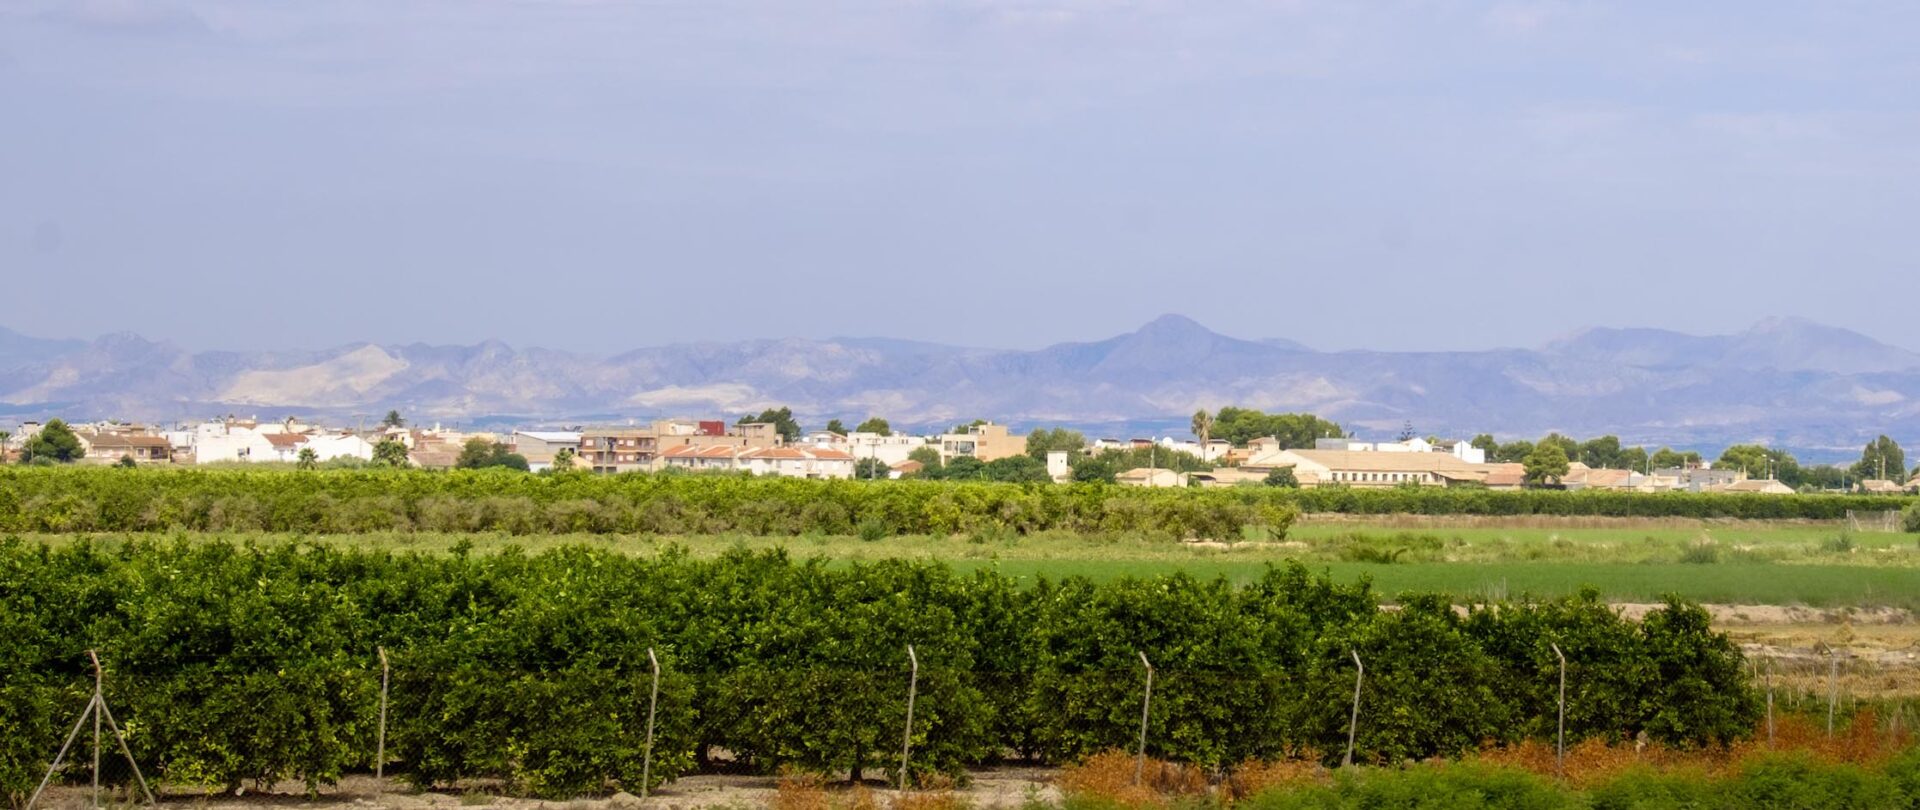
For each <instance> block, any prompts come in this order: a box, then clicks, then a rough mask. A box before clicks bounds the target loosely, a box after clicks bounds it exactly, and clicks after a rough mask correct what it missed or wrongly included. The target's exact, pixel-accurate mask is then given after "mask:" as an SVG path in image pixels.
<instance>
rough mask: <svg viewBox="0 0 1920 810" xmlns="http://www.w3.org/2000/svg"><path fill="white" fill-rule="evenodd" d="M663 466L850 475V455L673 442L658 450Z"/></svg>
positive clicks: (792, 475)
mask: <svg viewBox="0 0 1920 810" xmlns="http://www.w3.org/2000/svg"><path fill="white" fill-rule="evenodd" d="M659 464H660V466H661V467H662V468H664V469H679V470H691V471H695V472H750V473H753V474H754V475H778V476H783V477H787V478H852V477H853V465H854V459H853V456H852V455H850V454H848V453H847V452H845V451H842V450H830V449H827V448H822V447H795V446H787V447H717V446H716V447H694V446H692V445H675V446H673V447H669V448H667V449H666V450H663V451H661V452H660V457H659Z"/></svg>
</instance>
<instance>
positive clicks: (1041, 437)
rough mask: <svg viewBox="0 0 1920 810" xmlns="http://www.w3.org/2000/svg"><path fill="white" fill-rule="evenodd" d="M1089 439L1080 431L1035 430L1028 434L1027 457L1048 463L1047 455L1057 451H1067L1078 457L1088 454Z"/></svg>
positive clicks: (1063, 429)
mask: <svg viewBox="0 0 1920 810" xmlns="http://www.w3.org/2000/svg"><path fill="white" fill-rule="evenodd" d="M1086 449H1087V437H1086V436H1083V435H1081V433H1080V431H1077V430H1068V429H1066V428H1052V429H1048V428H1034V429H1033V432H1032V433H1029V434H1027V455H1029V456H1032V457H1033V458H1034V460H1036V461H1046V460H1047V454H1048V453H1050V452H1052V451H1055V450H1065V451H1067V452H1068V453H1069V454H1071V455H1074V456H1078V455H1079V454H1081V453H1084V452H1086Z"/></svg>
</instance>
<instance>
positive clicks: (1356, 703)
mask: <svg viewBox="0 0 1920 810" xmlns="http://www.w3.org/2000/svg"><path fill="white" fill-rule="evenodd" d="M1347 652H1348V653H1350V654H1352V655H1353V665H1354V667H1355V668H1356V669H1357V671H1356V672H1354V674H1353V717H1351V718H1349V719H1348V720H1347V755H1346V756H1345V757H1343V758H1341V760H1340V765H1341V767H1347V766H1350V765H1352V764H1353V739H1354V733H1355V732H1356V731H1357V730H1359V728H1360V684H1361V682H1363V681H1365V680H1366V678H1367V665H1366V664H1363V663H1361V662H1360V651H1359V650H1352V649H1350V650H1347Z"/></svg>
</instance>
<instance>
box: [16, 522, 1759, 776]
mask: <svg viewBox="0 0 1920 810" xmlns="http://www.w3.org/2000/svg"><path fill="white" fill-rule="evenodd" d="M0 624H3V625H4V626H6V627H7V628H8V632H7V633H5V634H0V722H4V724H5V728H6V729H7V730H8V732H7V734H5V735H0V792H4V793H7V794H9V795H11V796H14V797H16V798H17V797H19V796H21V794H22V793H23V792H25V791H27V790H30V789H31V787H32V785H33V784H34V783H35V782H36V781H37V780H38V778H39V776H40V769H41V768H43V767H44V764H45V762H46V760H47V759H49V758H50V757H51V756H52V753H53V752H54V751H55V750H56V749H57V748H58V747H59V743H60V740H61V738H62V736H63V735H64V734H65V732H66V730H67V728H68V726H69V724H70V723H71V722H72V719H71V717H72V715H73V713H74V712H76V711H77V710H78V708H79V707H80V706H81V705H82V703H83V701H84V698H85V695H86V694H87V690H88V689H89V688H90V686H91V680H90V677H89V674H88V668H87V665H86V663H85V660H86V659H85V657H84V651H85V650H88V649H96V650H99V651H100V653H101V655H102V657H103V659H104V660H105V662H106V664H107V667H108V677H107V688H108V694H107V698H108V700H109V702H110V703H111V704H112V705H113V706H114V711H115V714H116V715H117V716H118V718H119V719H120V720H121V721H122V723H123V724H124V725H128V726H132V727H135V728H137V729H139V733H137V734H135V735H133V737H132V738H131V739H130V740H129V742H130V744H131V745H132V747H133V752H134V755H135V756H136V757H138V758H139V760H140V762H141V764H142V766H143V767H144V768H146V769H148V770H147V772H148V774H149V776H157V777H158V778H160V779H163V780H166V781H169V782H173V783H175V784H207V785H210V786H215V787H228V788H232V787H237V786H241V785H245V784H249V783H270V782H273V781H276V780H282V779H291V780H299V781H304V782H306V783H308V784H309V785H315V784H319V783H324V782H331V781H334V780H337V779H339V778H340V777H341V776H342V775H343V774H345V773H347V772H349V771H354V770H371V768H372V766H373V765H374V764H375V763H374V761H373V760H374V752H375V739H374V734H375V729H376V719H377V712H378V706H379V692H380V689H379V684H380V677H381V671H380V667H379V664H378V658H377V656H376V652H375V651H376V650H377V649H381V648H384V649H385V650H386V651H387V653H388V655H389V657H390V659H391V661H392V664H393V670H392V696H391V710H390V713H389V721H390V725H391V730H390V733H389V735H388V742H387V752H388V754H389V756H390V762H389V763H387V764H388V771H389V772H396V771H397V772H402V773H405V774H406V775H407V776H408V777H410V778H411V779H413V780H414V781H416V782H417V783H419V784H421V785H423V786H426V785H449V784H452V783H454V782H456V781H459V780H473V779H501V780H506V782H507V784H509V785H510V786H511V787H512V789H514V790H516V791H519V792H525V793H531V794H536V795H540V796H548V797H565V796H570V795H577V794H581V793H588V792H600V791H603V790H607V789H610V787H611V786H612V785H618V786H621V787H624V788H626V789H628V790H637V788H638V785H639V783H640V772H641V766H642V763H641V760H642V756H643V744H644V736H643V735H642V734H641V733H640V731H641V729H643V728H644V727H645V717H646V712H647V706H648V695H649V693H650V686H651V683H650V676H651V670H650V666H649V656H648V653H649V651H650V650H651V651H652V652H653V653H654V655H655V656H657V657H658V658H659V660H660V661H661V663H662V665H663V668H664V671H665V677H664V682H663V684H662V689H661V692H660V702H661V705H660V710H659V714H658V735H657V736H658V742H657V744H656V747H655V750H654V754H653V760H652V762H653V764H652V769H653V770H652V773H653V775H654V776H655V778H656V779H661V778H671V777H672V776H674V775H677V774H681V773H685V772H687V771H688V770H690V769H692V768H694V767H696V765H697V763H699V762H701V761H703V760H705V759H706V758H707V756H708V755H709V754H711V753H712V752H714V751H716V750H719V749H725V750H726V751H728V752H731V753H732V754H733V756H734V757H735V758H736V761H737V762H738V763H740V764H743V765H745V766H747V767H751V768H754V769H757V770H762V771H773V770H776V769H779V768H782V767H785V766H794V767H799V768H802V769H808V770H822V771H841V772H849V771H850V772H851V773H852V774H853V776H854V778H855V779H858V778H860V777H861V776H862V775H863V773H866V772H870V771H871V770H873V769H876V768H886V769H892V768H894V767H895V766H896V765H897V764H898V762H899V760H898V758H897V754H898V750H899V749H898V747H897V746H898V745H899V743H900V736H899V735H900V733H901V729H902V728H903V724H904V720H905V717H904V715H905V708H906V707H905V703H906V697H907V695H906V692H907V672H906V669H907V660H906V654H905V650H906V646H907V645H909V644H912V645H914V647H915V649H916V651H917V653H918V655H919V659H920V670H919V679H918V698H917V702H916V704H915V712H914V731H913V735H914V736H913V765H912V767H913V769H914V771H915V773H916V775H920V774H926V773H930V772H944V773H947V774H952V775H955V776H962V777H963V775H964V772H963V769H964V768H966V767H968V766H974V765H979V764H982V763H986V762H991V761H994V760H996V759H999V758H1002V757H1003V756H1005V755H1006V754H1007V753H1008V752H1016V753H1017V754H1020V755H1024V756H1027V757H1032V758H1035V759H1039V760H1042V761H1047V762H1061V761H1068V760H1071V759H1074V758H1076V757H1080V756H1083V755H1087V754H1091V753H1095V752H1098V751H1102V750H1107V749H1111V748H1116V747H1122V746H1131V745H1132V744H1133V742H1134V740H1135V739H1136V737H1135V735H1136V734H1137V733H1138V732H1139V722H1140V706H1141V694H1142V690H1143V682H1142V676H1143V672H1142V670H1141V667H1140V656H1141V655H1142V654H1144V655H1145V656H1147V658H1148V659H1149V660H1150V661H1152V663H1153V665H1154V667H1155V670H1156V677H1155V679H1154V684H1153V702H1152V710H1151V712H1152V713H1151V715H1150V717H1149V718H1148V734H1147V746H1148V753H1150V754H1153V755H1155V756H1160V757H1166V758H1170V759H1176V760H1183V761H1189V762H1195V763H1200V764H1202V765H1207V766H1222V765H1230V764H1232V763H1237V762H1240V761H1243V760H1245V759H1248V758H1258V757H1279V756H1283V755H1292V754H1297V753H1298V752H1302V751H1313V752H1320V753H1321V754H1322V755H1324V756H1325V757H1327V758H1328V760H1329V761H1337V760H1338V759H1339V756H1340V753H1341V752H1342V751H1343V750H1344V746H1345V742H1346V734H1347V725H1348V721H1349V712H1350V708H1351V699H1352V694H1353V688H1354V676H1355V670H1354V667H1353V663H1352V656H1353V655H1355V654H1358V655H1359V656H1360V657H1361V658H1362V659H1363V660H1364V661H1365V663H1366V668H1367V677H1366V679H1365V682H1364V687H1363V689H1362V693H1361V704H1362V709H1361V714H1360V722H1359V725H1358V733H1357V739H1356V740H1355V749H1356V750H1355V754H1356V758H1357V759H1358V760H1360V761H1367V762H1399V761H1403V760H1406V759H1414V758H1424V757H1431V756H1436V755H1448V754H1454V753H1457V752H1459V751H1462V750H1466V749H1469V748H1472V747H1475V746H1478V745H1480V744H1481V743H1483V742H1486V741H1512V740H1518V739H1523V738H1529V737H1532V738H1543V737H1547V736H1549V735H1551V734H1552V733H1553V731H1554V728H1555V718H1556V713H1555V694H1556V692H1555V684H1556V677H1557V675H1558V668H1557V665H1556V658H1555V657H1554V654H1553V652H1552V648H1551V647H1550V645H1551V644H1556V643H1557V644H1558V645H1559V646H1560V648H1561V649H1562V650H1563V651H1565V652H1566V654H1567V657H1568V659H1569V661H1570V663H1571V667H1570V671H1569V676H1568V687H1569V691H1568V698H1569V701H1568V706H1569V711H1568V715H1567V732H1568V736H1569V738H1571V739H1574V740H1578V739H1582V738H1586V737H1601V738H1606V739H1610V740H1623V739H1632V738H1633V737H1635V736H1636V735H1639V734H1641V733H1644V734H1646V735H1648V736H1649V737H1651V738H1653V739H1656V740H1660V741H1663V742H1668V743H1672V744H1675V745H1682V746H1694V745H1711V744H1715V743H1720V742H1725V741H1728V740H1731V739H1735V738H1738V737H1741V736H1743V735H1746V734H1748V733H1749V732H1750V731H1751V730H1752V728H1753V727H1754V720H1755V717H1756V712H1757V709H1758V704H1757V703H1756V701H1755V698H1754V694H1753V692H1752V690H1751V688H1750V685H1749V684H1748V683H1747V681H1746V667H1745V666H1744V664H1743V662H1742V658H1741V655H1740V653H1739V651H1738V650H1737V648H1736V647H1735V646H1734V645H1733V644H1732V643H1731V642H1729V641H1728V639H1727V638H1725V637H1724V636H1722V635H1719V634H1717V633H1714V632H1713V631H1711V629H1710V628H1709V627H1708V617H1707V615H1706V613H1705V612H1704V611H1702V610H1701V609H1699V608H1698V607H1695V606H1692V605H1687V604H1682V603H1677V602H1675V603H1669V604H1668V605H1666V606H1665V607H1664V608H1662V609H1659V610H1656V611H1654V612H1653V613H1652V614H1651V615H1649V616H1648V617H1647V618H1646V619H1645V620H1644V621H1642V622H1639V623H1634V622H1628V621H1626V620H1623V619H1621V618H1620V617H1619V616H1618V615H1617V614H1615V613H1614V612H1613V611H1611V610H1610V609H1608V607H1607V606H1606V605H1605V604H1604V603H1602V602H1600V601H1599V600H1598V599H1597V597H1596V596H1595V595H1594V594H1592V593H1587V594H1584V595H1582V596H1580V597H1575V598H1569V599H1562V600H1556V601H1550V602H1529V603H1517V604H1500V605H1488V606H1482V607H1479V608H1476V609H1474V610H1472V611H1471V612H1468V613H1465V614H1463V613H1461V612H1458V611H1456V610H1455V609H1454V608H1453V607H1452V605H1450V604H1449V603H1448V601H1447V600H1445V599H1440V598H1427V597H1414V596H1409V597H1404V598H1402V599H1401V600H1400V609H1399V610H1395V611H1382V610H1381V609H1380V606H1379V599H1378V596H1377V595H1376V594H1374V593H1373V592H1371V591H1370V590H1369V589H1368V587H1367V586H1366V585H1365V584H1364V583H1361V584H1357V585H1345V584H1339V583H1336V582H1332V581H1330V580H1328V579H1326V578H1324V577H1318V576H1313V575H1311V574H1309V573H1308V572H1307V571H1306V569H1304V568H1303V567H1301V566H1299V565H1292V566H1289V567H1286V568H1277V569H1270V570H1269V571H1268V572H1267V573H1266V574H1265V575H1264V576H1261V577H1259V578H1258V579H1256V580H1255V581H1253V582H1251V583H1248V584H1245V585H1240V586H1236V585H1233V584H1231V583H1229V582H1228V581H1226V580H1224V579H1217V580H1198V579H1194V578H1191V577H1188V576H1184V575H1173V576H1167V577H1159V578H1154V579H1147V580H1131V579H1128V580H1120V581H1116V582H1110V583H1095V582H1092V581H1089V580H1086V579H1079V578H1073V579H1067V580H1064V581H1059V582H1050V581H1041V582H1038V583H1035V584H1031V585H1030V586H1023V584H1022V583H1019V582H1016V581H1014V580H1013V579H1011V578H1009V577H1006V576H1004V575H1001V574H998V573H994V572H992V571H982V572H978V573H974V574H971V575H960V574H957V573H955V572H954V571H952V570H950V569H948V568H946V567H944V566H941V565H937V564H922V563H908V562H903V561H891V562H883V563H878V564H873V565H861V564H855V565H850V566H845V567H841V566H828V565H826V564H825V563H824V562H823V561H818V560H815V561H807V562H798V563H797V562H793V561H790V560H789V559H787V558H786V557H785V556H783V555H781V554H778V553H764V554H750V553H746V552H735V553H731V554H728V555H725V556H723V557H721V558H719V559H713V560H693V559H689V558H686V557H684V556H682V555H681V554H679V553H675V552H668V553H666V554H663V555H661V556H659V557H655V558H634V557H628V556H624V555H620V554H616V553H611V552H606V551H601V550H591V549H586V548H581V547H574V548H566V549H561V550H557V551H552V552H548V553H544V554H540V555H537V556H528V555H523V554H518V553H508V554H500V555H484V556H482V555H470V554H466V553H456V554H454V555H450V556H440V557H428V556H414V555H404V556H401V555H392V554H389V553H386V552H379V551H339V550H330V549H329V548H327V547H321V546H314V547H295V546H291V545H281V546H275V547H271V548H263V547H256V546H244V547H243V546H234V545H227V544H223V543H207V542H202V543H192V542H188V541H185V540H178V541H171V542H165V543H144V542H131V543H127V544H125V545H115V546H102V545H95V544H90V543H68V544H62V545H61V546H59V547H57V548H52V547H47V546H40V545H29V544H26V543H22V542H20V541H18V540H5V541H0ZM82 759H84V757H82ZM156 772H157V773H156ZM16 803H17V802H16Z"/></svg>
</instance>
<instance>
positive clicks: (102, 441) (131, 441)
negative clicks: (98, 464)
mask: <svg viewBox="0 0 1920 810" xmlns="http://www.w3.org/2000/svg"><path fill="white" fill-rule="evenodd" d="M86 440H87V444H88V445H89V446H91V447H172V446H173V444H172V443H171V442H168V441H167V440H166V439H165V438H164V437H161V436H133V435H128V434H124V433H99V434H95V435H92V436H87V437H86Z"/></svg>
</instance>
